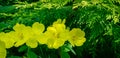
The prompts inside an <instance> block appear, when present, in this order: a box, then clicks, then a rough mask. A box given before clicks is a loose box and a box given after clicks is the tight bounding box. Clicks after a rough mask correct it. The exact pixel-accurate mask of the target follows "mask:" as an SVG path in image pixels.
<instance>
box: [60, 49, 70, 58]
mask: <svg viewBox="0 0 120 58" xmlns="http://www.w3.org/2000/svg"><path fill="white" fill-rule="evenodd" d="M61 58H70V55H69V54H68V53H67V52H64V51H61Z"/></svg>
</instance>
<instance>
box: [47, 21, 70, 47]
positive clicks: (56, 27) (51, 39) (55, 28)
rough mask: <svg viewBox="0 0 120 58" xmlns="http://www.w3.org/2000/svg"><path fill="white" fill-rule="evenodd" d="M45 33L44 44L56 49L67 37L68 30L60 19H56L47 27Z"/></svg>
mask: <svg viewBox="0 0 120 58" xmlns="http://www.w3.org/2000/svg"><path fill="white" fill-rule="evenodd" d="M45 35H46V36H47V37H46V38H47V42H46V44H47V45H48V47H49V48H55V49H57V48H59V47H61V46H63V45H64V42H65V41H66V40H67V39H68V30H67V29H66V26H65V24H64V23H63V22H62V21H61V19H58V20H57V21H55V22H54V23H53V25H52V26H49V27H48V28H47V31H46V32H45Z"/></svg>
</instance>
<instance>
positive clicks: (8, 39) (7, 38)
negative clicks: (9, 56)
mask: <svg viewBox="0 0 120 58" xmlns="http://www.w3.org/2000/svg"><path fill="white" fill-rule="evenodd" d="M14 38H15V37H14V31H11V32H8V33H4V32H2V33H1V37H0V40H1V41H3V42H4V43H5V47H6V48H11V47H13V46H14V43H15V40H14Z"/></svg>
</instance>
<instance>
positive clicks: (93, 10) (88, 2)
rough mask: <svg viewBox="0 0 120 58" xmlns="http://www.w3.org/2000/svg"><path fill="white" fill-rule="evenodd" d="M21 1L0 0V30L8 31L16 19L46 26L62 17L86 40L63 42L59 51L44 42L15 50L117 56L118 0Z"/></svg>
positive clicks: (49, 56) (80, 57)
mask: <svg viewBox="0 0 120 58" xmlns="http://www.w3.org/2000/svg"><path fill="white" fill-rule="evenodd" d="M23 1H24V0H19V1H18V0H13V1H10V0H6V3H5V1H2V0H0V4H1V5H0V32H2V31H4V32H9V31H11V30H12V27H13V26H14V25H15V24H16V23H23V24H25V25H29V26H31V25H32V24H33V23H34V22H40V23H43V24H44V25H45V26H46V27H47V26H49V25H51V24H52V23H53V22H54V21H56V19H58V18H61V19H64V18H65V19H66V25H67V26H69V27H70V29H72V28H75V27H77V28H81V29H82V30H84V31H85V33H86V36H85V37H86V39H87V41H86V42H85V44H84V45H83V46H81V47H75V48H71V47H70V46H69V45H68V46H65V47H63V51H61V52H60V50H49V49H48V48H47V47H46V46H40V47H38V48H36V49H33V50H30V51H28V52H26V50H27V48H28V47H26V46H22V47H20V48H19V49H18V51H19V53H20V54H21V53H24V54H25V55H22V56H21V57H29V58H30V57H33V58H34V57H38V56H40V57H43V58H57V57H59V56H61V58H71V57H75V58H120V50H119V49H120V35H119V34H120V11H119V10H120V1H119V0H84V1H83V0H40V1H38V0H35V1H37V2H34V1H33V0H26V2H23ZM10 2H11V3H10ZM5 5H8V6H5ZM37 51H38V52H37ZM56 51H57V52H56ZM51 52H52V53H51ZM10 53H11V52H10ZM10 53H8V55H10V58H15V57H16V58H17V57H18V58H19V56H17V55H16V56H11V54H10ZM14 53H18V52H13V54H14ZM19 53H18V54H19ZM26 54H27V55H26ZM31 54H32V56H31ZM56 54H57V55H56ZM54 55H55V56H54ZM8 57H9V56H8Z"/></svg>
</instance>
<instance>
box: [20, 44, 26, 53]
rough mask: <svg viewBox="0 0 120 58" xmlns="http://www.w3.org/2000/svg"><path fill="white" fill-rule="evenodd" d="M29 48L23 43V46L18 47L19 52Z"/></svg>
mask: <svg viewBox="0 0 120 58" xmlns="http://www.w3.org/2000/svg"><path fill="white" fill-rule="evenodd" d="M27 48H28V47H27V46H26V45H23V46H21V47H20V48H19V49H18V52H23V51H26V50H27Z"/></svg>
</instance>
